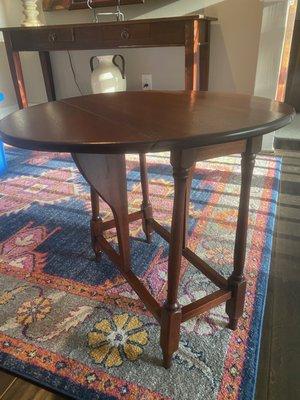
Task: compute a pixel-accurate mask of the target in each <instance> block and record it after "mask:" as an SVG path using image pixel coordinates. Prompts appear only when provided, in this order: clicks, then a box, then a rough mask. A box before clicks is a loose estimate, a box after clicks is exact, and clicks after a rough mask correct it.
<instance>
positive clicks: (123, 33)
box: [121, 29, 130, 40]
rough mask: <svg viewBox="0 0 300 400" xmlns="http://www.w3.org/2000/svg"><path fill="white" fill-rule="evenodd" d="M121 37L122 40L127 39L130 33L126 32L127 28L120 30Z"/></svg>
mask: <svg viewBox="0 0 300 400" xmlns="http://www.w3.org/2000/svg"><path fill="white" fill-rule="evenodd" d="M121 38H122V39H124V40H127V39H129V38H130V33H129V32H128V30H127V29H124V30H123V31H122V32H121Z"/></svg>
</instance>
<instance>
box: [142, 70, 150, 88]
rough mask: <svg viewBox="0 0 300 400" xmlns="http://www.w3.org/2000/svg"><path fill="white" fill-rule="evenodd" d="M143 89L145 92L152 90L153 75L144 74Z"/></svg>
mask: <svg viewBox="0 0 300 400" xmlns="http://www.w3.org/2000/svg"><path fill="white" fill-rule="evenodd" d="M142 89H143V90H152V75H151V74H142Z"/></svg>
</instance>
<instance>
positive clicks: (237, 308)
mask: <svg viewBox="0 0 300 400" xmlns="http://www.w3.org/2000/svg"><path fill="white" fill-rule="evenodd" d="M293 116H294V110H293V108H292V107H290V106H288V105H286V104H284V103H279V102H276V101H272V100H268V99H264V98H260V97H252V96H249V95H239V94H225V93H210V92H198V91H182V92H127V93H126V92H122V93H110V94H99V95H87V96H81V97H75V98H70V99H66V100H59V101H53V102H48V103H44V104H40V105H37V106H34V107H29V108H26V109H22V110H19V111H17V112H15V113H13V114H11V115H9V116H8V117H6V118H4V119H3V120H2V121H1V122H0V137H1V138H2V140H3V141H4V142H6V143H8V144H10V145H13V146H17V147H22V148H26V149H33V150H40V151H57V152H70V153H72V156H73V159H74V161H75V163H76V165H77V167H78V169H79V171H80V172H81V174H82V175H83V176H84V178H85V179H86V180H87V182H88V183H89V184H90V186H91V195H92V220H91V235H92V246H93V249H94V251H95V254H96V256H97V258H98V259H101V258H100V255H101V253H102V252H105V253H106V254H107V255H108V257H109V258H110V259H111V261H112V262H113V263H114V264H115V265H116V266H117V267H118V268H119V270H120V272H121V273H122V275H123V276H124V278H125V279H126V280H127V282H128V283H129V284H130V285H131V287H132V288H133V290H134V291H135V292H136V293H137V295H138V296H139V297H140V299H141V300H142V301H143V303H144V305H145V306H146V307H147V309H148V310H149V311H150V312H151V313H152V314H153V316H154V317H155V318H156V319H157V321H158V322H159V323H160V325H161V337H160V344H161V347H162V352H163V363H164V366H165V367H166V368H169V367H170V366H171V360H172V355H173V353H174V352H175V351H177V349H178V344H179V336H180V325H181V323H183V322H184V321H187V320H188V319H190V318H194V317H196V316H198V315H200V314H202V313H204V312H206V311H208V310H209V309H211V308H213V307H216V306H218V305H219V304H221V303H223V302H226V312H227V314H228V316H229V328H231V329H235V328H236V327H237V323H238V319H239V317H240V316H241V315H242V313H243V307H244V300H245V293H246V281H245V278H244V274H243V269H244V262H245V255H246V240H247V223H248V208H249V196H250V188H251V178H252V172H253V167H254V162H255V154H256V153H258V152H259V151H260V149H261V142H262V136H263V135H264V134H266V133H269V132H272V131H274V130H277V129H279V128H281V127H283V126H284V125H286V124H288V123H289V122H290V121H291V120H292V118H293ZM161 151H170V163H171V165H172V168H173V176H174V204H173V215H172V224H171V231H169V230H168V229H166V228H165V227H164V226H162V225H160V224H159V223H158V222H157V221H156V220H155V218H154V216H153V212H152V208H151V202H150V199H149V191H148V183H147V176H146V174H147V170H146V169H144V168H143V169H142V173H141V182H142V192H143V203H142V206H141V211H138V212H135V213H132V214H129V215H128V203H127V186H126V165H125V154H126V153H136V154H140V157H143V156H144V155H145V154H146V153H147V152H161ZM233 153H239V154H241V155H242V161H241V192H240V205H239V212H238V219H237V230H236V240H235V246H234V249H233V252H234V263H233V270H232V274H231V276H230V277H229V278H228V279H226V278H225V277H224V276H222V275H221V274H220V273H218V272H217V271H215V270H214V269H213V268H211V267H210V266H209V265H208V264H207V263H206V262H204V261H203V260H201V259H200V258H199V257H198V256H197V255H196V254H195V253H193V252H192V251H191V250H190V249H189V248H188V245H187V229H186V226H187V218H188V207H189V195H190V187H191V181H192V175H193V170H194V167H195V163H196V162H197V161H200V160H205V159H209V158H212V157H219V156H224V155H228V154H233ZM20 195H21V194H20ZM99 196H100V197H101V198H102V199H103V200H104V201H105V202H106V203H107V204H108V205H109V206H110V208H111V209H112V212H113V216H114V219H113V220H112V221H106V222H103V221H102V219H101V217H100V214H99ZM138 219H142V224H143V230H144V232H145V234H146V238H147V240H148V241H151V235H152V232H153V231H155V232H156V233H158V234H160V235H161V236H162V237H163V238H164V239H165V240H166V241H167V242H169V260H168V278H167V289H168V290H167V298H166V301H165V303H164V305H163V306H160V305H159V304H158V302H157V301H156V299H155V298H154V297H153V296H152V294H150V292H149V291H148V290H147V289H146V287H145V286H144V285H143V284H142V282H141V281H140V280H139V278H138V277H137V276H136V275H134V273H133V272H132V270H131V265H130V248H129V223H130V222H131V221H135V220H138ZM112 227H116V230H117V237H118V251H116V250H115V249H114V248H113V247H112V246H111V244H110V243H109V242H108V241H107V240H106V239H105V237H104V235H103V233H104V231H106V230H108V229H110V228H112ZM182 256H183V257H185V258H186V259H187V260H188V261H189V262H190V263H191V264H193V265H194V266H195V267H196V268H197V269H199V270H200V271H201V272H202V273H203V274H204V275H205V276H206V277H207V278H209V279H210V280H211V281H212V282H213V283H214V284H215V285H216V286H217V287H218V290H217V291H215V292H214V293H211V294H209V295H207V296H206V297H204V298H202V299H198V300H196V301H194V302H192V303H191V304H187V305H184V306H181V305H180V304H179V303H178V301H177V293H178V287H179V284H180V267H181V259H182ZM99 267H101V264H100V266H99Z"/></svg>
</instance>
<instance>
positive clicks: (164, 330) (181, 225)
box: [160, 151, 192, 368]
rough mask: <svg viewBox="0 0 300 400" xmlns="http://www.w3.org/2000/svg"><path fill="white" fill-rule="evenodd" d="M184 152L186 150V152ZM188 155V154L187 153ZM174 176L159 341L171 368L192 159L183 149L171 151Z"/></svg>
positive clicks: (176, 339) (178, 317) (176, 341)
mask: <svg viewBox="0 0 300 400" xmlns="http://www.w3.org/2000/svg"><path fill="white" fill-rule="evenodd" d="M184 154H185V153H184ZM187 159H188V157H187ZM171 164H172V166H173V176H174V185H175V188H174V205H173V216H172V225H171V238H170V248H169V261H168V295H167V301H166V302H165V304H164V306H163V309H162V316H161V336H160V344H161V347H162V351H163V359H164V367H165V368H169V367H170V366H171V362H172V355H173V353H174V352H175V351H176V350H178V346H179V334H180V324H181V317H182V312H181V307H180V305H179V303H178V301H177V295H178V286H179V281H180V267H181V258H182V248H183V241H184V229H185V212H186V203H185V199H186V193H187V186H188V177H189V175H190V171H191V166H192V165H190V163H189V162H188V164H187V165H186V163H185V159H184V157H183V152H181V151H178V152H177V151H175V152H173V153H172V154H171Z"/></svg>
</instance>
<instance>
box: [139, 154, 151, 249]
mask: <svg viewBox="0 0 300 400" xmlns="http://www.w3.org/2000/svg"><path fill="white" fill-rule="evenodd" d="M139 158H140V171H141V186H142V195H143V202H142V207H141V209H142V212H143V219H142V224H143V231H144V233H145V235H146V239H147V242H148V243H151V235H152V232H153V229H152V226H151V220H152V218H153V212H152V205H151V203H150V200H149V184H148V171H147V160H146V154H139Z"/></svg>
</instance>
